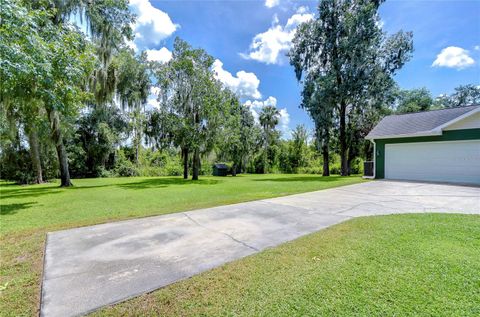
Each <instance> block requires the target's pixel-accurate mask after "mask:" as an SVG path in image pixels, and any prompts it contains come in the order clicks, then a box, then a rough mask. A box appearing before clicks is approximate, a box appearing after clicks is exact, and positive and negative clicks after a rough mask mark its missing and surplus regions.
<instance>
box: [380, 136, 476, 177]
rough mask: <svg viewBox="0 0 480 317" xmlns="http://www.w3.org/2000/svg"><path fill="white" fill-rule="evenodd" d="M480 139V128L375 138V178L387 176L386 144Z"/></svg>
mask: <svg viewBox="0 0 480 317" xmlns="http://www.w3.org/2000/svg"><path fill="white" fill-rule="evenodd" d="M460 140H480V129H466V130H451V131H443V134H442V135H435V136H420V137H410V138H396V139H377V140H375V152H376V153H375V178H385V144H394V143H414V142H435V141H460Z"/></svg>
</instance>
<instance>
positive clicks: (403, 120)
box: [366, 105, 480, 139]
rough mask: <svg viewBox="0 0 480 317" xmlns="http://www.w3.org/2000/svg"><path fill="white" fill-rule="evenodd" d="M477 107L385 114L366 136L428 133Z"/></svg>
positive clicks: (379, 136)
mask: <svg viewBox="0 0 480 317" xmlns="http://www.w3.org/2000/svg"><path fill="white" fill-rule="evenodd" d="M477 108H480V105H474V106H468V107H458V108H448V109H442V110H431V111H424V112H415V113H406V114H397V115H390V116H386V117H385V118H383V119H382V120H381V121H380V122H379V123H378V124H377V125H376V126H375V128H373V130H372V131H370V133H369V134H368V135H367V137H366V138H367V139H377V138H382V137H387V136H400V135H406V136H408V135H416V134H417V135H418V134H420V135H421V134H422V133H425V134H428V133H429V132H432V130H434V129H435V128H438V127H439V126H441V125H443V124H445V123H447V122H450V121H452V120H454V119H456V118H458V117H460V116H462V115H464V114H466V113H467V112H470V111H472V110H474V109H477Z"/></svg>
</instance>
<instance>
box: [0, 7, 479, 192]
mask: <svg viewBox="0 0 480 317" xmlns="http://www.w3.org/2000/svg"><path fill="white" fill-rule="evenodd" d="M381 2H382V1H346V0H345V1H330V0H324V1H321V2H320V4H319V13H318V16H317V17H316V19H315V20H312V21H310V22H306V23H303V24H301V25H300V26H299V28H298V30H297V32H296V35H295V38H294V40H293V47H292V49H291V51H290V52H289V58H290V62H291V64H292V65H293V67H294V71H295V75H296V78H297V79H298V80H299V81H300V82H301V84H302V86H303V90H302V95H301V98H302V99H301V105H300V106H301V107H302V108H303V109H305V110H306V111H307V112H308V113H309V115H310V116H311V118H312V120H313V122H314V126H315V128H314V130H313V131H309V130H308V129H307V128H306V127H305V126H301V125H300V126H297V127H296V128H295V129H294V130H293V131H291V137H289V138H282V136H281V133H280V131H279V130H278V128H277V127H278V124H279V119H280V113H279V110H278V109H277V108H276V107H273V106H265V107H263V108H262V109H261V112H260V113H259V116H258V120H256V119H255V118H254V116H253V114H252V112H251V109H249V107H248V106H247V105H245V104H243V103H242V102H241V100H239V98H238V96H236V95H235V94H234V93H233V92H232V91H231V90H229V89H228V88H227V87H225V86H224V85H223V84H222V83H221V82H219V81H218V80H217V79H216V76H215V74H214V72H213V70H212V65H213V62H214V58H213V57H212V56H210V55H209V54H208V53H207V52H206V51H205V50H203V49H201V48H193V47H191V46H190V45H189V44H188V43H187V42H185V41H183V40H182V39H179V38H177V39H175V42H174V46H173V50H172V59H171V60H170V61H168V62H166V63H159V62H152V61H149V60H148V59H147V55H146V53H144V52H140V53H136V52H134V51H133V50H131V49H130V48H128V46H127V45H126V43H127V41H131V40H133V34H132V33H133V32H132V30H131V27H130V26H131V25H132V23H134V21H135V16H134V15H133V14H132V13H131V12H130V11H129V8H128V1H127V0H119V1H108V0H99V1H87V0H47V1H39V2H31V1H26V0H25V1H22V0H5V1H3V3H2V12H1V15H2V16H1V19H2V23H1V25H0V34H1V35H2V36H1V37H0V54H1V61H0V62H1V73H0V75H1V78H2V85H1V87H0V93H1V96H0V107H1V112H2V116H1V122H0V164H1V170H0V173H1V178H2V179H9V180H15V181H17V182H21V183H42V182H43V181H45V180H48V179H53V178H57V177H59V178H60V179H61V185H62V186H71V185H72V182H71V177H72V176H73V177H107V176H115V175H116V176H139V175H144V176H156V175H183V177H184V178H188V177H190V176H191V177H192V179H193V180H196V179H198V178H199V175H202V174H209V173H211V164H212V163H213V162H227V163H228V164H229V166H230V169H231V172H232V174H233V175H235V174H236V173H237V172H250V173H268V172H285V173H297V172H301V173H322V174H323V175H329V174H330V173H335V174H337V173H338V174H341V175H349V174H351V173H360V172H361V160H363V159H368V158H369V155H371V153H370V152H371V149H370V148H369V146H370V144H369V143H368V142H365V141H364V140H363V137H364V136H365V135H366V134H367V133H368V132H369V131H370V129H371V128H372V127H373V126H374V125H375V124H376V122H378V120H379V119H380V118H381V117H382V116H384V115H386V114H389V113H393V112H399V113H404V112H412V111H423V110H429V109H438V108H444V107H454V106H461V105H466V104H469V103H475V102H479V99H480V92H479V88H478V87H476V86H473V85H467V86H461V87H458V88H457V89H456V91H455V92H454V93H453V94H452V95H449V96H447V95H444V96H440V97H438V98H432V96H431V94H430V93H429V92H428V90H427V89H425V88H421V89H414V90H401V89H399V88H398V86H397V85H396V83H395V81H394V75H395V74H396V72H398V70H399V69H401V67H402V66H403V65H404V64H405V63H406V62H407V61H408V60H409V59H410V57H411V54H412V50H413V45H412V34H411V33H409V32H398V33H396V34H394V35H391V36H387V35H386V34H385V33H384V32H383V31H382V29H381V27H380V24H379V23H378V19H379V18H378V7H379V5H380V4H381ZM72 17H77V18H78V17H80V18H81V20H82V21H84V24H85V28H84V29H81V28H80V27H78V26H76V25H75V24H74V23H73V22H72V20H73V19H72ZM152 88H155V91H156V94H157V95H156V98H157V102H158V107H155V108H152V107H149V106H148V105H147V104H148V98H149V95H150V92H151V90H152Z"/></svg>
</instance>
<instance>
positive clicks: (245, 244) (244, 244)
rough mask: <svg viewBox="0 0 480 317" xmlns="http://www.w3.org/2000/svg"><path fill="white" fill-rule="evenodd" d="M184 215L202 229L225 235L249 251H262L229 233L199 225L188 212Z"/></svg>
mask: <svg viewBox="0 0 480 317" xmlns="http://www.w3.org/2000/svg"><path fill="white" fill-rule="evenodd" d="M182 214H183V215H184V216H185V217H187V218H188V219H189V220H190V221H191V222H193V223H194V224H196V225H197V226H200V227H202V228H204V229H207V230H209V231H211V232H215V233H218V234H223V235H224V236H227V237H229V238H230V239H232V240H233V241H235V242H237V243H240V244H241V245H243V246H244V247H247V248H249V249H252V250H254V251H256V252H259V251H260V249H258V248H255V247H254V246H251V245H249V244H247V243H245V242H243V241H241V240H238V239H237V238H235V237H234V236H232V235H230V234H228V233H226V232H222V231H217V230H214V229H212V228H209V227H207V226H204V225H202V224H201V223H199V222H198V221H196V220H195V219H193V218H192V217H191V216H190V215H189V214H188V213H186V212H183V213H182Z"/></svg>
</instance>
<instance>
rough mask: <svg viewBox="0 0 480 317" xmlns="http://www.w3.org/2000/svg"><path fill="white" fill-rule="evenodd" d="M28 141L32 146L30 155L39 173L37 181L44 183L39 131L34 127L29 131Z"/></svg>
mask: <svg viewBox="0 0 480 317" xmlns="http://www.w3.org/2000/svg"><path fill="white" fill-rule="evenodd" d="M28 143H29V146H30V156H31V158H32V165H33V168H34V169H35V171H36V173H37V178H36V180H35V183H37V184H41V183H43V173H42V162H41V160H40V150H39V147H40V145H39V144H38V133H37V129H36V128H34V127H29V131H28Z"/></svg>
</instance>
